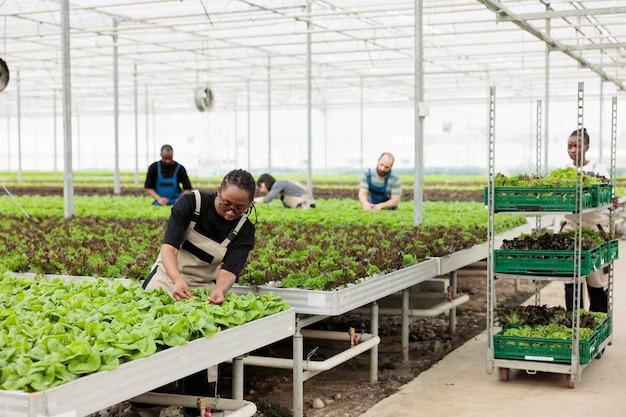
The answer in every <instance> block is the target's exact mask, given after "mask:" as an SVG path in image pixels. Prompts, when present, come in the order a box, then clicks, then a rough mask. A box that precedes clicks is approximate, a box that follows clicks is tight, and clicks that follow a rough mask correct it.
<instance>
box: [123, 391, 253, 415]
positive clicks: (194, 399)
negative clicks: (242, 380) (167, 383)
mask: <svg viewBox="0 0 626 417" xmlns="http://www.w3.org/2000/svg"><path fill="white" fill-rule="evenodd" d="M201 398H202V399H203V400H204V401H205V402H206V403H207V404H210V405H211V406H213V407H214V408H215V409H216V410H222V411H238V410H241V409H243V408H246V406H248V405H252V406H253V407H254V410H255V411H254V412H256V405H254V403H251V402H249V401H243V400H234V399H230V398H217V399H216V398H214V397H199V396H197V395H181V394H163V393H157V392H146V393H145V394H141V395H138V396H137V397H134V398H132V399H131V400H130V401H132V402H138V403H146V404H154V405H166V406H170V405H175V406H180V407H188V408H197V407H198V400H200V399H201ZM212 410H213V408H212ZM254 412H253V414H254ZM253 414H250V415H253ZM229 415H234V414H229Z"/></svg>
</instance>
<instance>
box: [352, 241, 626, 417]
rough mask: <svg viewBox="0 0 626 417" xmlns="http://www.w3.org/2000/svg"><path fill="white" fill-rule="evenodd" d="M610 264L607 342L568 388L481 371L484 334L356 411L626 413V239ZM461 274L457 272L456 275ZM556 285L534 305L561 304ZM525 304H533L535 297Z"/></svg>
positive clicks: (471, 415) (377, 416)
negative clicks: (611, 315)
mask: <svg viewBox="0 0 626 417" xmlns="http://www.w3.org/2000/svg"><path fill="white" fill-rule="evenodd" d="M620 254H621V259H619V260H618V261H617V262H616V265H615V291H614V321H613V325H614V330H613V332H614V342H613V345H612V346H608V347H607V349H606V351H605V353H604V356H603V357H602V359H595V360H594V361H592V363H591V364H589V366H587V367H586V368H585V369H584V370H583V374H582V380H581V381H580V382H579V383H578V384H576V387H575V389H569V388H567V379H566V376H565V375H563V374H552V373H537V374H536V375H529V374H527V373H526V372H525V371H519V370H517V371H516V370H512V371H511V380H510V381H508V382H502V381H500V379H499V375H498V372H497V368H496V371H495V372H494V373H493V374H491V375H489V374H487V372H486V340H487V338H486V333H482V334H481V335H479V336H478V337H476V338H474V339H473V340H471V341H469V342H467V343H465V344H464V345H463V346H461V347H460V348H458V349H457V350H455V351H454V352H452V353H450V354H449V355H448V356H446V357H445V358H444V359H443V360H442V361H441V362H439V363H438V364H436V365H435V366H433V367H432V368H431V369H429V370H428V371H426V372H424V373H422V374H420V375H419V376H418V377H417V378H415V379H414V380H413V381H411V382H410V383H408V384H406V385H405V386H404V387H403V388H402V389H401V390H400V391H399V392H397V393H396V394H394V395H392V396H390V397H388V398H386V399H384V400H383V401H380V402H379V403H377V404H376V405H374V406H373V407H372V408H370V409H369V410H368V411H367V412H366V413H364V414H362V415H361V417H403V416H407V417H416V416H428V417H518V416H519V417H529V416H534V417H535V416H536V417H543V416H546V417H548V416H549V417H561V416H562V417H578V416H581V417H583V416H584V417H588V416H601V417H618V416H619V417H624V416H626V283H625V282H624V280H625V279H626V242H625V241H620ZM461 279H462V278H461ZM563 294H564V292H563V284H562V283H559V282H553V283H551V284H550V285H548V286H546V287H544V288H543V290H542V292H541V304H548V305H562V304H563V301H562V300H563V297H564V295H563ZM529 302H532V303H534V297H533V299H532V300H529Z"/></svg>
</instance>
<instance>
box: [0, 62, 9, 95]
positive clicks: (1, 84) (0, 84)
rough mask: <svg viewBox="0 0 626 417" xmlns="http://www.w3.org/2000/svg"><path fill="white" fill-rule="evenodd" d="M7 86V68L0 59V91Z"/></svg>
mask: <svg viewBox="0 0 626 417" xmlns="http://www.w3.org/2000/svg"><path fill="white" fill-rule="evenodd" d="M7 85H9V67H8V66H7V63H6V62H4V60H3V59H2V58H0V91H2V90H4V89H5V88H7Z"/></svg>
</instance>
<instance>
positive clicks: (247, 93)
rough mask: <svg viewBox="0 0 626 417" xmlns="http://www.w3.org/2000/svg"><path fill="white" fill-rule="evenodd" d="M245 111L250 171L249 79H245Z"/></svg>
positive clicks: (250, 166)
mask: <svg viewBox="0 0 626 417" xmlns="http://www.w3.org/2000/svg"><path fill="white" fill-rule="evenodd" d="M246 113H247V117H248V123H247V129H248V135H247V144H246V145H247V146H248V171H249V172H251V171H252V162H251V159H252V158H251V149H250V119H251V117H250V80H248V81H246Z"/></svg>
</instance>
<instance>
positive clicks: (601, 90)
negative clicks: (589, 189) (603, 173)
mask: <svg viewBox="0 0 626 417" xmlns="http://www.w3.org/2000/svg"><path fill="white" fill-rule="evenodd" d="M600 59H602V55H600ZM603 121H604V81H603V80H602V78H600V125H599V127H598V152H599V155H598V160H599V161H600V163H601V164H602V163H603V156H604V155H603V154H604V146H603V145H602V142H604V139H603V134H602V125H603V124H604V123H603ZM612 184H613V183H612Z"/></svg>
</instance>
